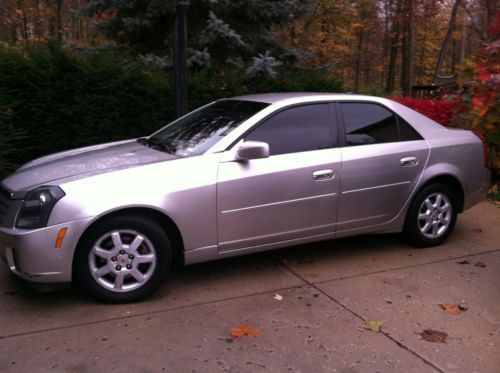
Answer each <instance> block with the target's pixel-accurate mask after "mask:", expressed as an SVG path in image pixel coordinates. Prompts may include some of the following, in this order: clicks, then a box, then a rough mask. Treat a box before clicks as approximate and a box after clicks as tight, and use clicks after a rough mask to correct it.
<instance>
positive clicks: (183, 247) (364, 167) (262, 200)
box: [0, 94, 489, 302]
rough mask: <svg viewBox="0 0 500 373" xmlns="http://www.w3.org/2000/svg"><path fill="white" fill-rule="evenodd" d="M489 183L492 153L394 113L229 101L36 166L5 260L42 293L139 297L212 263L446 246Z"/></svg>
mask: <svg viewBox="0 0 500 373" xmlns="http://www.w3.org/2000/svg"><path fill="white" fill-rule="evenodd" d="M488 183H489V171H488V170H487V168H486V167H485V157H484V153H483V145H482V143H481V141H480V139H479V138H478V137H476V136H475V135H474V134H473V133H472V132H469V131H464V130H457V129H449V128H445V127H442V126H441V125H439V124H438V123H436V122H434V121H432V120H431V119H429V118H427V117H425V116H423V115H420V114H418V113H417V112H415V111H413V110H411V109H409V108H407V107H405V106H402V105H400V104H398V103H396V102H393V101H390V100H387V99H383V98H377V97H368V96H356V95H350V94H261V95H252V96H244V97H236V98H232V99H224V100H220V101H216V102H214V103H211V104H209V105H206V106H204V107H202V108H199V109H198V110H195V111H193V112H191V113H189V114H187V115H185V116H184V117H182V118H180V119H178V120H176V121H174V122H172V123H171V124H169V125H167V126H166V127H164V128H162V129H160V130H159V131H158V132H156V133H154V134H152V135H151V136H148V137H143V138H139V139H133V140H127V141H119V142H114V143H108V144H104V145H97V146H91V147H86V148H81V149H76V150H70V151H65V152H62V153H58V154H54V155H49V156H46V157H42V158H39V159H37V160H34V161H32V162H29V163H27V164H25V165H24V166H22V167H21V168H20V169H19V170H17V171H16V172H14V173H13V174H11V175H10V176H8V177H7V178H5V179H4V180H3V181H2V183H1V185H0V243H2V246H3V247H2V248H1V250H0V253H1V256H2V257H3V259H4V261H5V262H6V263H7V265H8V267H9V268H10V270H11V271H12V272H13V273H15V274H16V275H18V276H19V277H21V278H23V279H25V280H27V281H29V282H32V283H38V284H50V285H57V284H63V283H66V284H67V283H70V282H74V283H76V284H78V285H79V286H80V287H81V288H82V289H83V290H84V291H86V292H87V293H89V294H90V295H92V296H94V297H96V298H98V299H100V300H104V301H108V302H130V301H136V300H139V299H141V298H143V297H145V296H146V295H148V294H150V293H151V292H152V291H154V290H155V289H156V288H157V287H158V286H159V285H160V284H161V283H162V281H163V280H164V279H165V277H166V276H167V274H168V273H169V268H170V265H171V262H172V259H173V258H174V257H176V258H180V259H181V260H182V261H183V263H184V264H192V263H198V262H204V261H209V260H214V259H220V258H227V257H231V256H236V255H242V254H248V253H254V252H258V251H263V250H270V249H274V248H279V247H284V246H291V245H296V244H300V243H306V242H313V241H318V240H327V239H333V238H338V237H346V236H352V235H357V234H365V233H386V232H401V231H402V232H404V233H405V234H406V236H407V237H408V239H409V241H410V242H411V243H412V244H414V245H416V246H422V247H425V246H434V245H438V244H440V243H442V242H443V241H444V240H446V238H447V237H448V236H449V235H450V233H451V232H452V230H453V227H454V225H455V221H456V218H457V214H458V213H460V212H462V211H464V210H465V209H468V208H469V207H471V206H473V205H474V204H476V203H478V202H479V201H481V200H482V199H483V198H484V197H485V194H486V191H487V186H488Z"/></svg>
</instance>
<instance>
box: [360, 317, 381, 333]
mask: <svg viewBox="0 0 500 373" xmlns="http://www.w3.org/2000/svg"><path fill="white" fill-rule="evenodd" d="M381 326H382V321H379V320H366V321H365V323H364V324H363V328H364V329H366V330H371V331H372V332H375V333H378V332H380V327H381Z"/></svg>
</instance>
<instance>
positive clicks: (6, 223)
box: [0, 186, 22, 228]
mask: <svg viewBox="0 0 500 373" xmlns="http://www.w3.org/2000/svg"><path fill="white" fill-rule="evenodd" d="M21 202H22V201H20V200H13V199H10V193H9V192H8V191H7V190H5V189H4V188H2V187H1V186H0V227H7V228H12V227H13V226H14V220H15V218H16V214H17V210H18V209H19V206H20V205H21Z"/></svg>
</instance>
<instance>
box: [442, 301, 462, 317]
mask: <svg viewBox="0 0 500 373" xmlns="http://www.w3.org/2000/svg"><path fill="white" fill-rule="evenodd" d="M439 306H440V307H441V308H442V309H443V310H444V311H445V312H446V313H448V314H450V315H454V316H456V315H458V314H459V313H460V312H461V311H467V307H466V306H463V305H461V304H440V305H439Z"/></svg>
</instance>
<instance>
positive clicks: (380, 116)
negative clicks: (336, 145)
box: [341, 102, 399, 146]
mask: <svg viewBox="0 0 500 373" xmlns="http://www.w3.org/2000/svg"><path fill="white" fill-rule="evenodd" d="M341 107H342V114H343V117H344V126H345V135H346V145H348V146H349V145H366V144H379V143H386V142H394V141H399V134H398V124H397V122H396V117H395V116H394V114H393V113H391V112H390V111H389V110H387V109H385V108H383V107H382V106H380V105H376V104H369V103H351V102H348V103H342V104H341Z"/></svg>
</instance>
